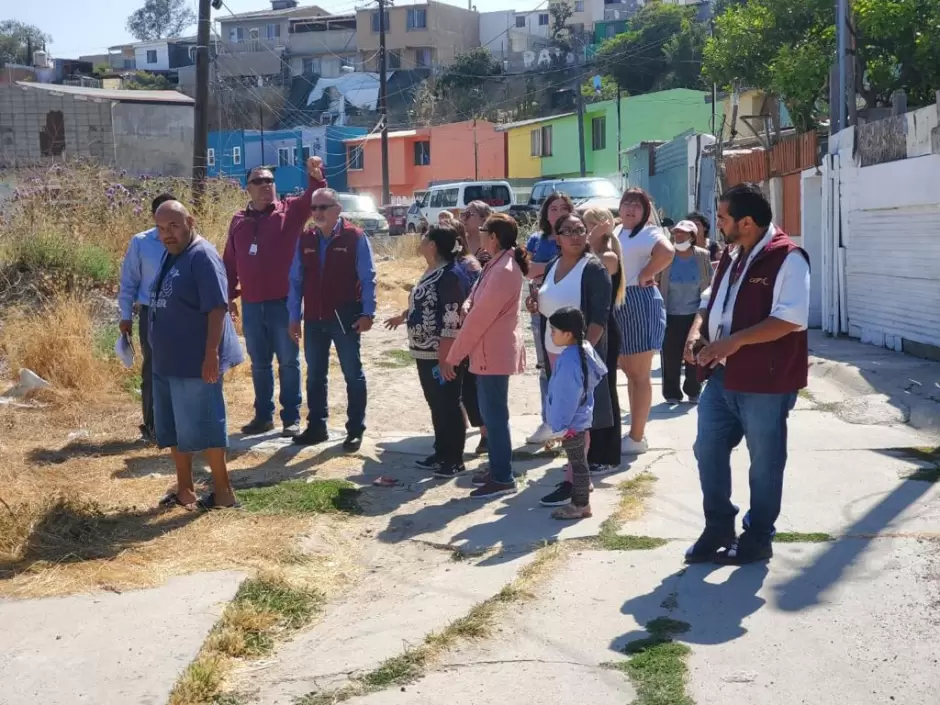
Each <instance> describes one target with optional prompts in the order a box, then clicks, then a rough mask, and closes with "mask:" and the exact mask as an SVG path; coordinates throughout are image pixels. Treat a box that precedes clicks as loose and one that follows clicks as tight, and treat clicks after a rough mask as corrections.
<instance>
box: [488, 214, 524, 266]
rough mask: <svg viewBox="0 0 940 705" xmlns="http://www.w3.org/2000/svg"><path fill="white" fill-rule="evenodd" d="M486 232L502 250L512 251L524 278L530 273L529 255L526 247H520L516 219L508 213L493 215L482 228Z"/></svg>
mask: <svg viewBox="0 0 940 705" xmlns="http://www.w3.org/2000/svg"><path fill="white" fill-rule="evenodd" d="M481 230H483V231H484V232H488V233H489V234H490V235H492V236H493V237H495V238H496V241H497V242H498V243H499V246H500V249H503V250H512V251H513V259H515V260H516V264H517V265H519V269H520V270H521V271H522V274H523V276H524V275H526V274H528V273H529V253H528V252H526V250H525V248H524V247H519V244H518V242H517V240H518V239H519V225H518V223H516V221H515V219H514V218H513V217H512V216H510V215H508V214H506V213H493V215H491V216H490V217H489V218H487V219H486V222H485V223H483V227H482V228H481Z"/></svg>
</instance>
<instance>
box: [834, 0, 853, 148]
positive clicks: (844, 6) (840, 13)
mask: <svg viewBox="0 0 940 705" xmlns="http://www.w3.org/2000/svg"><path fill="white" fill-rule="evenodd" d="M848 5H849V3H848V0H836V42H837V46H838V52H839V61H838V64H839V88H840V91H839V93H838V96H839V111H838V114H839V128H840V129H843V130H844V129H845V128H846V127H848V123H847V122H846V107H847V101H846V99H845V97H846V95H847V94H848V90H847V86H846V84H847V83H848V81H847V80H846V79H847V78H848V73H847V70H846V68H847V67H846V63H845V57H846V54H847V53H848V50H849V41H848V39H849V38H848V27H846V19H847V18H848V12H847V10H848ZM853 92H854V86H853Z"/></svg>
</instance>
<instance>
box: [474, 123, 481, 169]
mask: <svg viewBox="0 0 940 705" xmlns="http://www.w3.org/2000/svg"><path fill="white" fill-rule="evenodd" d="M473 180H474V181H479V180H480V154H479V149H478V144H477V119H476V118H473Z"/></svg>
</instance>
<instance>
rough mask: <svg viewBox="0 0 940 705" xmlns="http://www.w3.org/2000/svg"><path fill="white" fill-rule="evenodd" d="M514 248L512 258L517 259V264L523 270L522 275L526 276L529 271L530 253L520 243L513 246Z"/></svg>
mask: <svg viewBox="0 0 940 705" xmlns="http://www.w3.org/2000/svg"><path fill="white" fill-rule="evenodd" d="M513 250H514V252H513V255H512V258H513V259H514V260H516V265H518V267H519V269H520V270H522V276H526V275H527V274H528V273H529V253H528V252H527V251H526V249H525V248H524V247H519V245H516V246H515V247H513Z"/></svg>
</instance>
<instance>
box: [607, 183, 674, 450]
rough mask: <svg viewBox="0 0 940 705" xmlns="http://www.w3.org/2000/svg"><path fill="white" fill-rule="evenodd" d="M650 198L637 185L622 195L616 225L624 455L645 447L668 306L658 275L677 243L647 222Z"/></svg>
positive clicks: (670, 258) (650, 209)
mask: <svg viewBox="0 0 940 705" xmlns="http://www.w3.org/2000/svg"><path fill="white" fill-rule="evenodd" d="M652 213H653V203H652V201H651V200H650V197H649V195H648V194H647V193H646V192H645V191H644V190H643V189H639V188H631V189H629V190H628V191H627V192H626V193H624V194H623V197H622V198H621V199H620V221H621V225H620V226H619V227H618V229H617V230H616V231H615V233H614V234H615V235H616V236H617V237H618V238H619V240H620V248H621V250H622V252H623V276H624V279H625V280H626V283H627V290H626V296H625V301H624V305H623V306H621V307H620V308H619V309H617V311H618V315H619V316H620V320H619V321H618V322H619V323H620V337H621V345H620V369H622V370H623V372H624V374H625V375H626V376H627V382H628V385H629V386H628V387H627V396H628V399H629V402H630V435H629V436H628V437H627V438H626V439H624V442H623V452H624V453H625V454H627V455H631V454H632V455H636V454H638V453H645V452H646V451H647V450H648V449H649V444H648V443H647V441H646V422H647V421H648V420H649V415H650V407H651V406H652V404H653V383H652V380H651V379H650V374H651V370H652V367H653V355H654V354H655V353H656V352H657V351H658V350H660V349H662V346H663V337H664V336H665V335H666V308H665V306H664V305H663V297H662V294H660V293H659V289H658V288H657V286H656V276H657V275H658V274H659V273H660V272H661V271H663V270H664V269H665V268H666V267H668V266H669V264H670V263H671V262H672V257H673V255H674V254H675V249H674V248H673V246H672V243H671V242H670V241H669V238H668V237H667V236H666V235H665V234H664V233H663V231H662V228H660V227H659V226H657V225H656V224H655V223H652V222H650V218H651V217H652Z"/></svg>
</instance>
